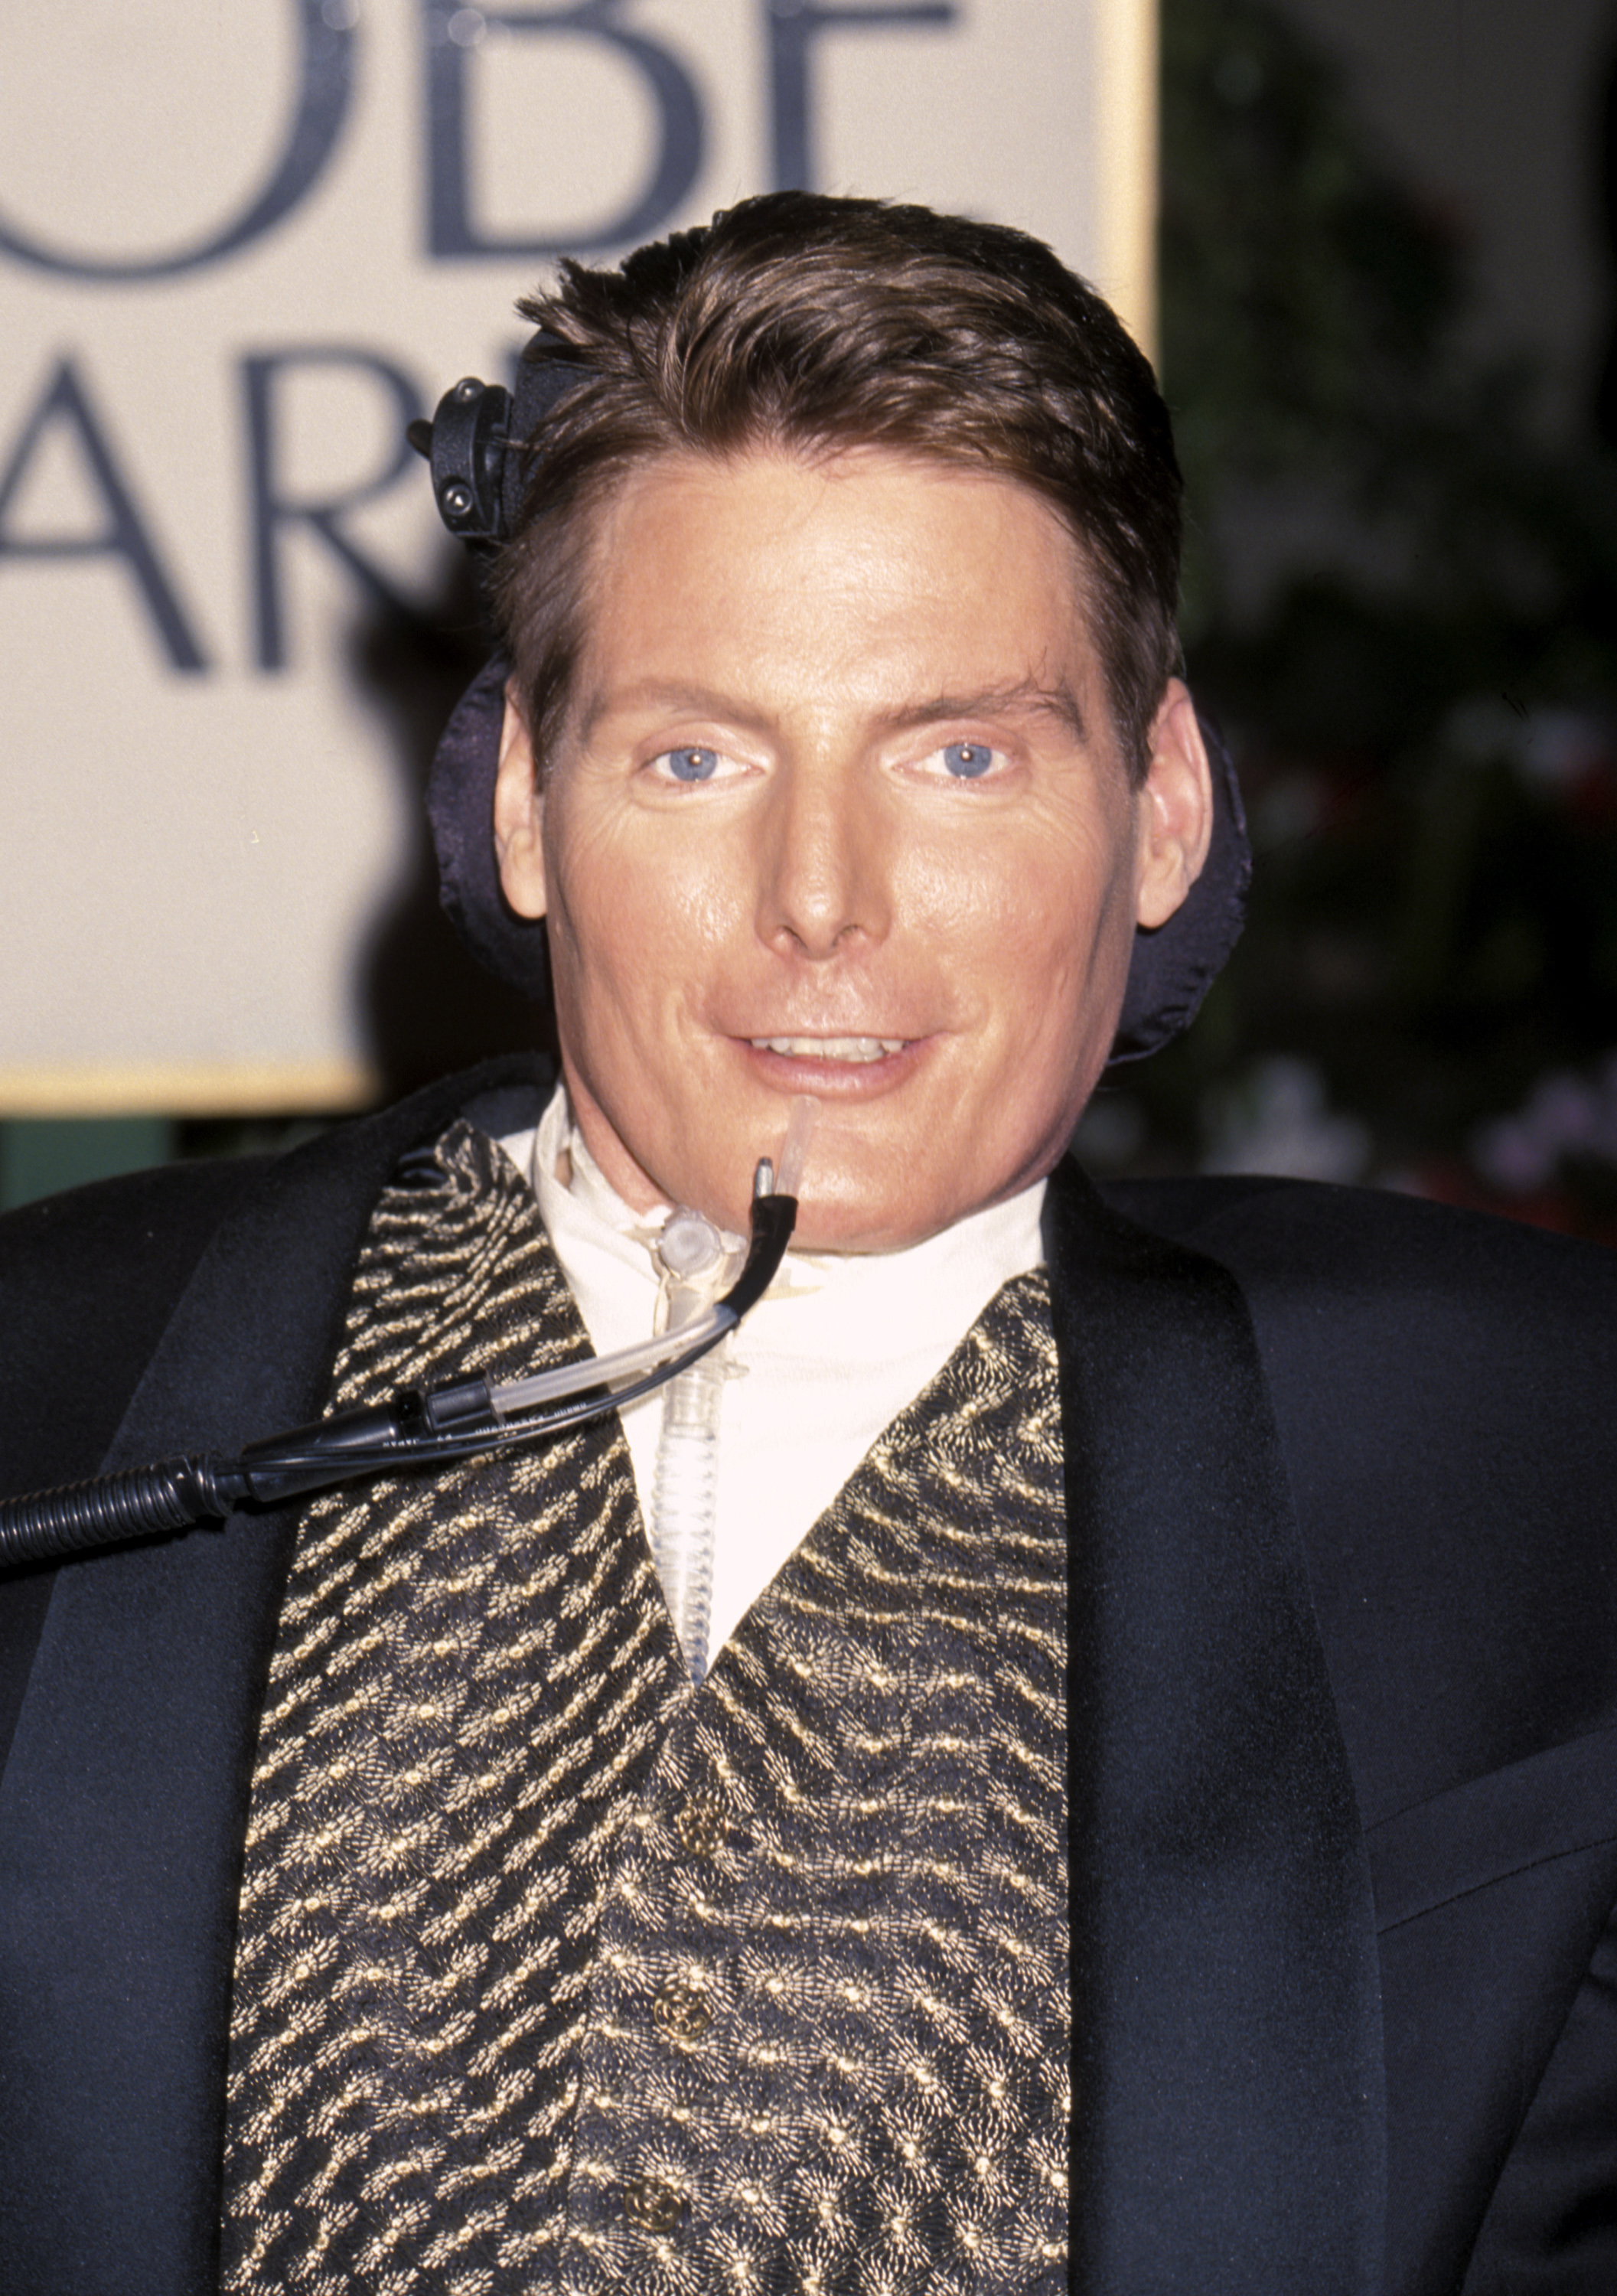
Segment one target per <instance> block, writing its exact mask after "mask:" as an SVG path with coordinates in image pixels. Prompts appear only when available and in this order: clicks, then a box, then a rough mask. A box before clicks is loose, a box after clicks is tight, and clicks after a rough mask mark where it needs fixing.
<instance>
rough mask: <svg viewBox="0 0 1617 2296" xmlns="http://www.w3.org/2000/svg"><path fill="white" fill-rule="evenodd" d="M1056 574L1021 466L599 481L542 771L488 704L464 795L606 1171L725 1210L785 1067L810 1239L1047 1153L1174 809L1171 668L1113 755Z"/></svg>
mask: <svg viewBox="0 0 1617 2296" xmlns="http://www.w3.org/2000/svg"><path fill="white" fill-rule="evenodd" d="M1079 580H1080V574H1079V564H1078V561H1077V555H1076V553H1075V551H1074V548H1073V545H1072V543H1071V539H1070V537H1068V535H1067V534H1066V532H1065V530H1064V529H1063V527H1062V525H1061V523H1060V521H1058V520H1057V518H1056V517H1055V513H1054V512H1052V511H1051V510H1050V509H1049V508H1048V507H1047V505H1046V504H1044V503H1043V502H1042V501H1041V500H1040V498H1039V497H1038V496H1036V495H1034V494H1033V493H1031V492H1030V490H1028V489H1026V488H1022V487H1021V486H1019V485H1017V484H1016V483H1014V481H1011V480H1004V479H999V478H995V477H990V476H988V475H978V474H976V473H973V472H970V471H961V470H958V469H956V468H953V467H951V466H949V465H948V464H944V463H932V462H927V461H924V460H922V459H919V458H911V457H908V456H905V455H896V454H892V453H890V452H888V451H886V450H883V449H878V448H861V449H858V450H856V451H852V452H849V453H845V454H842V455H837V456H836V457H834V458H833V459H830V460H820V461H817V462H808V461H804V460H802V459H800V458H798V457H795V456H792V455H788V454H786V453H784V452H780V451H776V450H765V449H759V450H756V451H753V452H750V453H748V454H746V455H740V456H737V457H735V458H732V459H728V460H723V461H719V460H715V459H712V458H709V457H697V456H694V455H693V456H669V457H667V458H665V459H663V460H661V461H659V462H655V463H650V464H647V465H645V466H644V467H642V468H641V469H639V470H637V471H635V472H634V473H633V474H632V475H631V476H630V477H629V478H628V480H626V481H625V483H624V484H623V486H622V487H621V488H620V490H619V491H618V492H617V493H616V494H615V495H614V496H613V497H612V500H611V501H610V503H609V504H607V506H606V508H605V509H604V511H603V512H602V514H601V516H600V521H599V524H598V527H597V530H596V533H595V542H594V551H593V556H592V560H591V576H590V580H589V585H588V588H587V614H588V635H587V642H586V644H585V647H584V649H583V652H582V655H581V658H580V660H579V667H578V671H577V675H576V680H575V685H574V688H573V692H572V694H571V698H570V709H569V713H568V717H567V721H566V724H565V726H564V728H563V731H562V736H561V738H560V740H559V742H558V743H557V747H556V753H555V756H554V759H553V761H552V764H551V768H550V773H549V775H548V779H547V782H546V786H545V788H544V790H543V791H542V792H540V793H536V791H535V787H534V775H533V770H532V758H531V752H530V750H529V744H528V740H527V734H526V730H525V728H524V727H523V726H522V723H521V717H520V716H519V715H518V714H517V712H516V711H515V709H511V710H509V711H508V713H507V719H506V735H505V754H504V757H503V759H502V765H501V774H500V783H499V795H498V799H497V834H498V839H499V844H500V850H501V856H502V871H503V879H504V883H505V890H506V893H507V896H508V898H510V899H511V901H512V902H513V906H515V907H516V908H517V909H518V910H519V911H521V912H522V913H523V914H541V913H547V914H548V917H549V933H550V945H551V954H552V963H553V967H554V980H555V993H556V1005H557V1013H558V1020H559V1023H560V1032H561V1043H562V1060H563V1066H564V1070H565V1073H566V1078H567V1084H568V1089H569V1091H570V1095H571V1097H572V1103H573V1108H574V1111H575V1114H576V1117H577V1119H578V1122H579V1126H580V1127H581V1128H582V1131H583V1134H584V1137H585V1140H586V1141H587V1144H588V1145H589V1148H590V1150H591V1152H592V1153H593V1154H594V1155H595V1159H596V1160H597V1161H598V1162H599V1164H600V1165H601V1167H602V1169H603V1171H604V1173H605V1174H606V1177H608V1178H609V1179H610V1180H611V1181H612V1184H613V1185H615V1186H616V1188H617V1189H618V1191H619V1193H620V1194H621V1195H622V1196H623V1197H624V1198H625V1199H626V1200H627V1201H628V1202H629V1203H630V1204H632V1205H634V1206H636V1208H637V1209H647V1208H649V1207H650V1206H651V1205H652V1204H653V1203H655V1202H657V1201H669V1202H674V1203H685V1204H691V1205H694V1206H695V1207H697V1208H698V1209H699V1210H702V1211H703V1212H705V1213H707V1214H708V1215H709V1217H710V1218H713V1219H716V1220H718V1221H719V1222H721V1223H722V1224H723V1225H724V1226H727V1227H729V1228H731V1229H734V1230H737V1231H740V1232H743V1233H744V1231H745V1227H746V1217H747V1203H748V1198H749V1194H750V1191H751V1175H752V1169H753V1166H754V1164H755V1163H756V1161H757V1160H758V1159H759V1157H760V1156H765V1155H769V1156H775V1155H777V1154H778V1152H779V1149H780V1145H781V1142H782V1138H783V1136H784V1132H785V1128H786V1123H787V1119H788V1115H789V1112H790V1109H791V1103H792V1100H793V1099H794V1097H796V1096H797V1095H800V1094H811V1095H813V1096H814V1097H815V1098H816V1099H817V1101H818V1103H820V1115H819V1118H818V1121H817V1127H816V1129H815V1132H814V1136H813V1138H812V1141H811V1143H810V1146H809V1151H808V1169H807V1171H806V1174H805V1178H804V1184H803V1189H802V1201H801V1209H800V1218H799V1228H798V1241H799V1242H800V1243H801V1244H803V1245H805V1246H808V1247H816V1246H817V1247H821V1248H831V1249H844V1250H852V1251H885V1250H891V1249H895V1248H897V1247H899V1246H901V1245H904V1244H907V1243H911V1242H919V1241H920V1240H921V1239H922V1238H923V1237H925V1236H928V1235H931V1234H934V1233H935V1232H937V1231H938V1230H939V1229H941V1228H944V1227H947V1226H950V1225H951V1224H952V1223H953V1222H955V1221H956V1220H958V1219H960V1218H963V1217H964V1215H965V1214H967V1213H969V1212H972V1211H974V1210H978V1209H979V1208H980V1207H981V1206H983V1205H986V1204H989V1203H992V1202H995V1201H998V1200H1000V1199H1002V1198H1004V1197H1006V1196H1008V1195H1010V1194H1013V1193H1014V1192H1015V1191H1017V1190H1018V1189H1020V1188H1022V1187H1024V1186H1025V1185H1027V1184H1028V1183H1029V1182H1030V1181H1032V1180H1034V1179H1036V1178H1038V1177H1040V1176H1041V1175H1042V1174H1043V1173H1045V1172H1047V1171H1048V1170H1049V1169H1050V1168H1051V1166H1052V1165H1053V1164H1054V1163H1055V1161H1056V1160H1057V1159H1058V1158H1059V1156H1060V1155H1061V1153H1062V1152H1063V1148H1064V1146H1065V1144H1066V1142H1067V1140H1068V1138H1069V1137H1070V1136H1071V1131H1072V1128H1073V1127H1074V1125H1075V1124H1076V1122H1077V1120H1078V1117H1079V1111H1080V1110H1081V1109H1082V1107H1083V1104H1084V1102H1085V1100H1086V1098H1087V1097H1088V1093H1089V1091H1090V1088H1091V1087H1092V1085H1093V1084H1094V1081H1095V1078H1096V1076H1097V1074H1098V1073H1099V1070H1100V1068H1101V1066H1102V1064H1103V1062H1104V1060H1105V1057H1106V1054H1107V1051H1108V1049H1109V1047H1110V1045H1111V1041H1112V1033H1113V1029H1114V1027H1115V1023H1116V1020H1117V1015H1118V1012H1119V1009H1120V1005H1121V1000H1122V994H1123V985H1124V980H1125V977H1126V974H1127V972H1128V966H1129V953H1130V948H1131V945H1132V940H1133V935H1134V929H1135V925H1136V922H1137V921H1139V922H1146V923H1159V922H1162V920H1163V919H1164V918H1165V917H1166V916H1167V915H1168V914H1170V912H1171V910H1172V909H1173V908H1174V907H1176V906H1178V900H1179V899H1180V898H1183V894H1184V891H1185V890H1186V887H1187V886H1188V883H1189V881H1190V879H1191V877H1192V876H1194V871H1195V869H1196V868H1197V867H1199V866H1200V857H1201V851H1202V847H1203V846H1204V842H1205V815H1206V808H1207V799H1206V765H1205V759H1204V758H1202V753H1201V749H1200V743H1199V740H1197V738H1196V737H1195V735H1194V713H1193V712H1192V711H1191V710H1190V707H1189V703H1188V700H1187V699H1186V697H1185V696H1184V693H1183V689H1182V688H1173V689H1170V698H1169V701H1168V702H1167V703H1166V704H1165V705H1164V709H1163V713H1162V715H1161V717H1160V718H1159V720H1158V741H1157V755H1156V756H1155V757H1154V758H1153V767H1152V773H1151V776H1150V778H1149V779H1148V781H1147V783H1146V785H1145V789H1144V790H1143V791H1138V792H1136V791H1131V790H1130V788H1129V780H1128V775H1127V772H1126V769H1125V765H1124V761H1123V758H1122V756H1121V754H1120V749H1119V745H1118V742H1117V739H1116V736H1115V734H1114V733H1113V731H1112V726H1111V722H1110V713H1109V710H1108V709H1107V706H1106V702H1105V698H1104V687H1103V683H1102V677H1101V671H1100V665H1099V661H1098V658H1097V656H1096V651H1095V648H1094V646H1093V644H1092V643H1091V641H1090V638H1089V635H1088V628H1087V626H1086V617H1085V614H1084V611H1083V610H1082V606H1081V604H1080V601H1079ZM1187 727H1188V732H1187V731H1186V728H1187ZM1198 808H1200V809H1199V810H1198Z"/></svg>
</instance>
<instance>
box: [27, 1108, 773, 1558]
mask: <svg viewBox="0 0 1617 2296" xmlns="http://www.w3.org/2000/svg"><path fill="white" fill-rule="evenodd" d="M817 1108H818V1103H817V1102H815V1101H812V1100H797V1101H794V1102H793V1103H792V1115H791V1120H790V1122H789V1123H788V1126H787V1129H786V1138H785V1143H784V1146H783V1149H782V1152H781V1161H780V1173H781V1177H780V1179H779V1181H778V1182H777V1181H776V1171H775V1167H774V1165H773V1164H772V1163H771V1162H770V1161H769V1160H768V1158H767V1157H766V1158H764V1159H763V1160H761V1161H760V1162H759V1166H758V1169H757V1173H756V1175H755V1178H754V1185H753V1196H752V1213H751V1229H752V1233H751V1241H750V1242H749V1244H748V1247H747V1256H746V1262H745V1265H744V1266H743V1268H742V1270H741V1273H740V1275H738V1276H737V1277H736V1279H735V1283H733V1284H731V1286H730V1287H729V1289H728V1291H727V1292H725V1294H724V1296H723V1297H722V1298H721V1299H718V1300H714V1301H713V1303H712V1305H711V1306H710V1307H708V1308H705V1310H704V1311H703V1313H702V1315H700V1316H698V1317H697V1318H696V1320H695V1321H694V1322H693V1323H690V1324H686V1325H685V1327H684V1328H683V1329H678V1330H669V1331H667V1332H664V1333H661V1335H660V1336H659V1337H658V1338H656V1339H654V1340H651V1341H644V1342H643V1343H642V1344H641V1345H639V1346H638V1347H634V1348H626V1349H623V1350H622V1351H621V1352H620V1353H618V1354H615V1355H612V1356H592V1357H587V1358H586V1359H585V1360H584V1361H583V1362H582V1363H576V1364H568V1365H562V1367H560V1368H559V1369H557V1370H555V1371H553V1372H542V1373H538V1374H536V1375H535V1376H534V1377H532V1378H531V1379H518V1380H507V1381H504V1382H500V1383H499V1384H498V1385H497V1386H492V1385H490V1383H489V1382H488V1381H487V1380H485V1379H480V1378H474V1379H465V1380H456V1381H455V1382H451V1384H450V1385H448V1386H447V1387H439V1388H433V1389H431V1390H424V1391H423V1390H421V1389H416V1388H412V1389H407V1390H404V1391H403V1392H401V1393H399V1394H398V1395H396V1396H394V1397H393V1398H391V1400H390V1401H389V1402H387V1403H382V1404H367V1405H361V1406H358V1407H357V1408H356V1409H353V1410H349V1411H336V1412H332V1413H330V1414H329V1415H327V1416H326V1417H325V1418H324V1419H321V1420H316V1422H314V1423H313V1424H311V1425H309V1426H307V1427H294V1428H292V1429H291V1430H290V1431H289V1432H287V1433H286V1434H284V1435H271V1436H267V1437H266V1438H264V1439H262V1440H261V1441H259V1442H257V1443H249V1444H248V1445H247V1447H245V1449H244V1450H242V1451H241V1452H239V1453H238V1454H237V1455H236V1456H234V1458H233V1457H229V1456H224V1455H222V1454H220V1453H218V1452H205V1451H197V1452H187V1453H185V1454H182V1455H180V1456H175V1457H171V1458H168V1459H160V1460H158V1461H157V1462H155V1463H154V1464H152V1465H151V1466H145V1467H131V1468H125V1469H122V1470H120V1471H119V1472H117V1473H114V1474H110V1475H98V1476H95V1477H94V1478H92V1480H90V1481H88V1482H84V1483H74V1484H71V1485H70V1486H68V1487H67V1488H65V1489H60V1490H53V1491H36V1492H31V1493H29V1494H26V1495H25V1496H23V1497H20V1498H14V1499H0V1570H4V1569H7V1568H9V1567H11V1566H12V1565H15V1564H19V1563H27V1562H45V1561H48V1560H50V1559H52V1558H54V1557H56V1556H61V1555H67V1554H78V1553H82V1552H84V1551H86V1550H87V1549H90V1548H94V1547H96V1546H109V1545H111V1544H112V1543H113V1542H114V1541H117V1540H120V1539H126V1538H150V1537H152V1535H153V1534H160V1533H164V1532H171V1531H176V1530H183V1529H185V1528H186V1527H187V1526H188V1525H190V1524H192V1523H197V1522H222V1521H224V1520H225V1518H226V1516H227V1515H229V1514H231V1513H234V1511H235V1510H236V1509H237V1508H238V1507H242V1506H246V1507H272V1506H277V1505H281V1504H282V1503H283V1502H284V1501H285V1500H287V1499H289V1498H294V1497H300V1496H301V1495H302V1494H303V1493H305V1492H310V1491H324V1490H333V1489H335V1488H337V1487H338V1486H339V1485H341V1484H343V1483H349V1482H356V1481H359V1480H363V1479H365V1478H366V1477H368V1476H372V1475H386V1474H396V1473H399V1472H419V1471H421V1470H423V1469H427V1470H430V1469H431V1468H433V1467H440V1466H447V1465H448V1464H450V1463H451V1462H452V1461H454V1460H456V1459H467V1458H472V1457H475V1456H478V1455H479V1454H480V1453H487V1452H491V1451H503V1450H505V1449H508V1448H510V1447H512V1446H513V1445H516V1444H521V1443H532V1442H542V1441H543V1440H545V1439H546V1437H549V1436H553V1435H559V1434H561V1433H562V1431H564V1430H565V1429H567V1428H570V1427H577V1426H579V1425H580V1424H581V1423H583V1422H584V1421H586V1420H589V1419H595V1418H598V1417H600V1416H601V1415H602V1414H603V1413H604V1412H608V1411H612V1410H614V1409H616V1408H619V1407H620V1406H622V1405H624V1404H628V1403H632V1402H634V1401H635V1400H636V1398H638V1397H640V1396H642V1395H648V1394H650V1393H651V1392H652V1391H653V1390H654V1389H655V1388H658V1387H661V1386H662V1385H664V1384H665V1383H667V1382H671V1381H673V1380H675V1379H676V1378H677V1377H678V1376H679V1375H680V1374H683V1373H685V1372H686V1371H687V1370H688V1369H689V1368H690V1367H691V1366H692V1365H694V1364H695V1363H696V1362H697V1360H698V1359H699V1358H700V1357H702V1356H703V1355H704V1354H705V1353H706V1352H707V1350H708V1349H710V1348H713V1347H715V1346H716V1345H717V1344H718V1341H721V1340H722V1339H723V1337H724V1336H725V1334H726V1333H727V1332H729V1331H731V1330H732V1329H733V1328H734V1327H735V1324H738V1323H739V1322H740V1321H741V1319H742V1317H743V1316H744V1315H746V1314H747V1312H748V1311H749V1309H750V1308H752V1306H753V1305H754V1304H755V1303H756V1302H757V1300H759V1299H760V1298H761V1297H762V1295H763V1293H764V1292H765V1291H766V1290H767V1287H768V1285H769V1284H770V1283H772V1282H773V1281H774V1277H775V1273H776V1269H777V1268H778V1267H779V1266H780V1263H781V1260H782V1258H783V1257H784V1253H785V1250H786V1245H787V1242H788V1241H789V1240H790V1237H791V1234H792V1223H793V1221H794V1219H795V1218H796V1215H797V1202H796V1189H797V1184H798V1181H799V1180H800V1177H801V1173H802V1164H803V1154H804V1151H805V1149H806V1146H807V1144H808V1133H809V1130H810V1128H812V1125H813V1122H814V1118H815V1115H816V1113H817ZM707 1538H708V1544H709V1548H711V1538H712V1532H711V1524H709V1529H708V1532H707Z"/></svg>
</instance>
